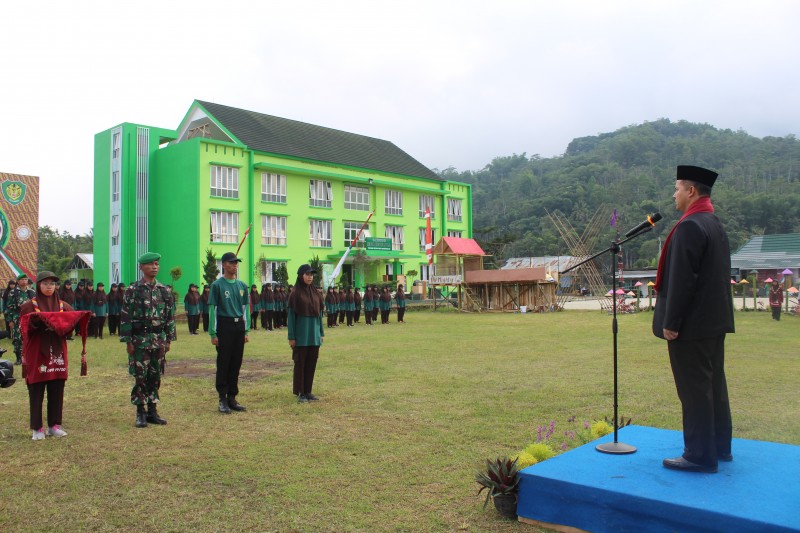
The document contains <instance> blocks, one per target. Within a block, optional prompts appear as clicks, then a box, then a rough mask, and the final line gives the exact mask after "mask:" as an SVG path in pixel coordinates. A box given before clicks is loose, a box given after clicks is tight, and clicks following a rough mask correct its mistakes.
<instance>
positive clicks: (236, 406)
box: [228, 396, 247, 412]
mask: <svg viewBox="0 0 800 533" xmlns="http://www.w3.org/2000/svg"><path fill="white" fill-rule="evenodd" d="M228 407H230V408H231V410H232V411H239V412H241V411H247V408H246V407H245V406H244V405H242V404H240V403H239V402H237V401H236V398H235V397H234V396H230V397H228Z"/></svg>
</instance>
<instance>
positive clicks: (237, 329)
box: [216, 317, 244, 398]
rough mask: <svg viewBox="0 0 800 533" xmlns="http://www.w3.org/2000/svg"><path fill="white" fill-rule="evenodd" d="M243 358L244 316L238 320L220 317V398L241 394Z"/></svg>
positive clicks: (218, 364) (218, 342)
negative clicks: (240, 375) (240, 374)
mask: <svg viewBox="0 0 800 533" xmlns="http://www.w3.org/2000/svg"><path fill="white" fill-rule="evenodd" d="M243 358H244V317H242V318H240V319H239V320H238V322H234V321H233V319H231V318H226V317H218V319H217V377H216V388H217V393H219V397H220V398H235V397H236V396H237V395H238V394H239V371H240V370H241V368H242V359H243Z"/></svg>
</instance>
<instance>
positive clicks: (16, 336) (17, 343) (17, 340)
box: [11, 322, 22, 357]
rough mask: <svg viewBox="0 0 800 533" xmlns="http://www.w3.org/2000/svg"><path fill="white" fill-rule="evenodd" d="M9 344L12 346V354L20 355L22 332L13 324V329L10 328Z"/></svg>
mask: <svg viewBox="0 0 800 533" xmlns="http://www.w3.org/2000/svg"><path fill="white" fill-rule="evenodd" d="M11 344H12V345H13V346H14V353H15V354H17V356H18V357H19V356H21V355H22V331H20V329H19V325H18V324H17V323H16V322H14V327H13V328H11Z"/></svg>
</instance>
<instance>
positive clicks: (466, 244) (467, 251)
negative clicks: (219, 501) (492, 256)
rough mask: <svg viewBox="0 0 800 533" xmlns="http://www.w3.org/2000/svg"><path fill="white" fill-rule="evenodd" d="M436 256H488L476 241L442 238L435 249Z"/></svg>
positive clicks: (460, 238)
mask: <svg viewBox="0 0 800 533" xmlns="http://www.w3.org/2000/svg"><path fill="white" fill-rule="evenodd" d="M434 253H436V254H456V255H486V252H484V251H483V250H482V249H481V247H480V245H479V244H478V243H477V242H475V239H464V238H462V237H442V238H441V239H439V243H438V244H437V245H436V247H435V249H434Z"/></svg>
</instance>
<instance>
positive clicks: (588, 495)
mask: <svg viewBox="0 0 800 533" xmlns="http://www.w3.org/2000/svg"><path fill="white" fill-rule="evenodd" d="M618 441H619V442H620V443H625V444H629V445H632V446H635V447H636V448H637V451H636V453H633V454H630V455H610V454H605V453H600V452H598V451H597V450H595V446H596V445H597V444H599V443H601V442H613V435H608V436H607V437H603V438H602V439H598V440H597V441H594V442H592V443H589V444H586V445H584V446H581V447H580V448H576V449H574V450H571V451H569V452H567V453H564V454H562V455H559V456H556V457H554V458H552V459H548V460H547V461H544V462H542V463H539V464H537V465H533V466H531V467H528V468H526V469H524V470H522V472H521V473H520V475H521V481H520V488H519V504H518V505H517V514H518V515H519V517H520V521H522V522H529V523H534V524H539V525H545V526H548V527H553V528H556V529H560V530H562V531H575V530H576V529H577V530H585V531H592V532H597V533H601V532H614V533H621V532H627V531H630V532H636V533H641V532H648V533H656V532H665V533H672V532H675V531H677V532H700V531H724V532H736V533H745V532H753V533H756V532H757V533H765V532H789V531H795V532H797V531H800V446H792V445H789V444H777V443H773V442H762V441H754V440H744V439H734V440H733V450H732V451H733V456H734V460H733V461H732V462H729V463H724V462H720V464H719V472H718V473H716V474H698V473H688V472H677V471H674V470H667V469H666V468H664V467H662V466H661V460H662V459H664V458H665V457H677V456H679V455H680V454H681V453H682V451H683V435H682V433H681V432H679V431H672V430H666V429H657V428H649V427H643V426H628V427H626V428H623V429H621V430H619V432H618ZM557 526H561V527H557ZM572 528H574V529H572Z"/></svg>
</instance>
